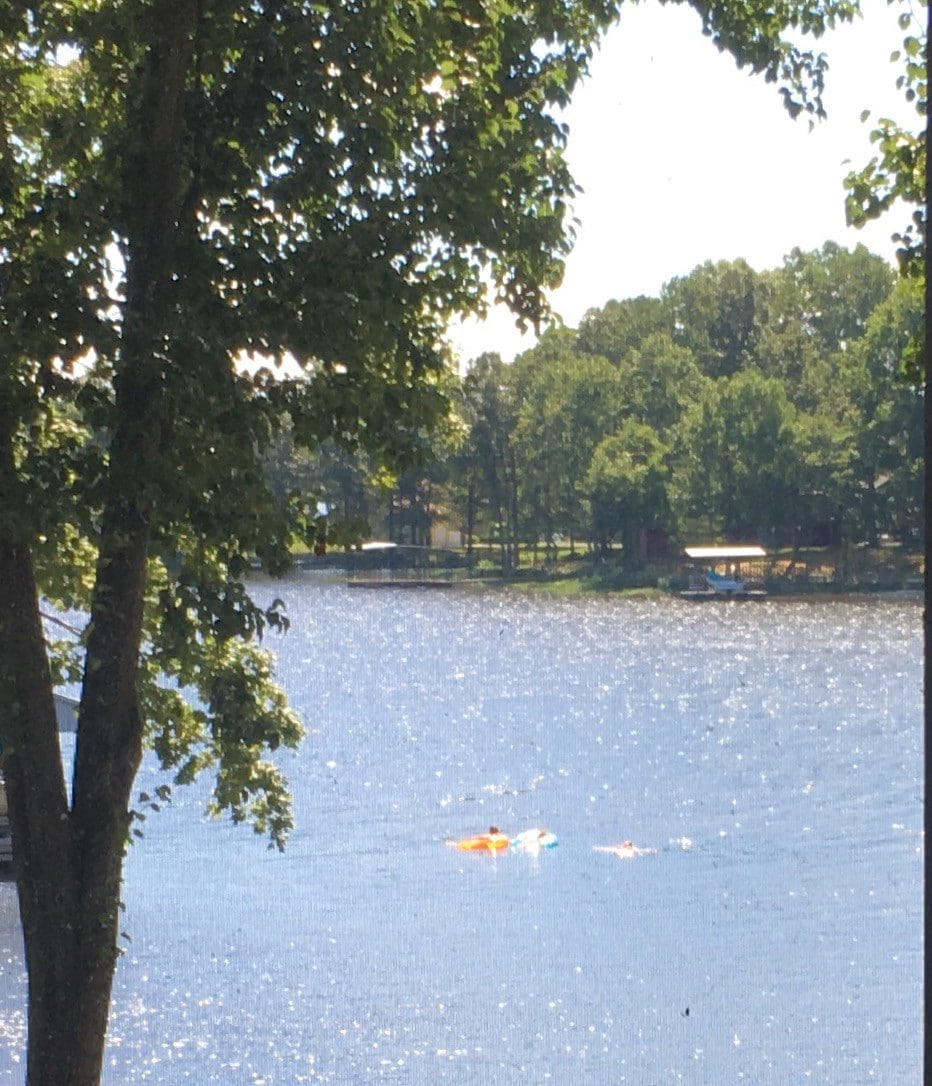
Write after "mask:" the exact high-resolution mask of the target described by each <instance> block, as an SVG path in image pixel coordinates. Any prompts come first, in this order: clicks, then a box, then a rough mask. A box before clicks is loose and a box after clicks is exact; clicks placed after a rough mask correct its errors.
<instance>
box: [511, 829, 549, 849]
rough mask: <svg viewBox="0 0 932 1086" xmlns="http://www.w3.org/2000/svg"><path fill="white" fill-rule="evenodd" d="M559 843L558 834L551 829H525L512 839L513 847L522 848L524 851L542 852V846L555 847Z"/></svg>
mask: <svg viewBox="0 0 932 1086" xmlns="http://www.w3.org/2000/svg"><path fill="white" fill-rule="evenodd" d="M556 843H557V835H556V834H555V833H551V832H550V830H543V829H534V830H525V831H524V832H523V833H519V834H518V836H517V837H515V838H513V839H512V842H511V847H512V848H517V849H521V850H522V851H523V852H540V850H541V849H542V848H553V847H554V845H555V844H556Z"/></svg>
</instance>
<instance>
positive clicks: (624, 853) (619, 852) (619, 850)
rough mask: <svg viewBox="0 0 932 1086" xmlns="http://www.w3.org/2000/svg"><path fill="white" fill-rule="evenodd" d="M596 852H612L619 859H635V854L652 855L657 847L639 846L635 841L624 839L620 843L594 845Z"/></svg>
mask: <svg viewBox="0 0 932 1086" xmlns="http://www.w3.org/2000/svg"><path fill="white" fill-rule="evenodd" d="M593 850H594V851H595V852H610V853H611V854H612V855H613V856H617V857H618V859H619V860H633V859H634V858H635V856H652V855H653V854H654V853H656V851H657V850H656V849H655V848H638V847H637V845H636V844H635V843H634V842H633V841H622V842H621V844H620V845H594V846H593Z"/></svg>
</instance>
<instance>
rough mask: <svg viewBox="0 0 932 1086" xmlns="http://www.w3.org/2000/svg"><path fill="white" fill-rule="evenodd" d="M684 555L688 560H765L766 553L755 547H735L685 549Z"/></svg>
mask: <svg viewBox="0 0 932 1086" xmlns="http://www.w3.org/2000/svg"><path fill="white" fill-rule="evenodd" d="M685 550H686V554H687V555H688V557H690V558H701V559H713V560H715V559H722V560H725V559H728V558H766V557H767V552H766V551H765V550H764V548H763V547H760V546H757V545H753V546H751V545H748V546H735V547H686V548H685Z"/></svg>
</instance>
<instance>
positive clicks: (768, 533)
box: [269, 243, 924, 568]
mask: <svg viewBox="0 0 932 1086" xmlns="http://www.w3.org/2000/svg"><path fill="white" fill-rule="evenodd" d="M922 320H923V298H922V287H921V283H917V282H916V281H915V280H908V279H901V278H898V277H897V276H896V274H895V272H894V270H893V269H892V268H891V267H890V266H889V265H888V264H887V263H886V262H885V261H884V260H882V259H881V258H880V257H878V256H875V255H872V254H871V253H870V252H868V250H867V249H865V248H864V247H863V246H858V247H857V248H856V249H854V251H849V250H847V249H844V248H842V247H840V246H838V245H836V244H834V243H827V244H826V245H824V246H823V248H822V249H821V250H818V251H815V252H802V251H800V250H798V249H794V250H793V251H792V252H791V253H790V254H789V255H788V256H787V257H786V258H785V259H784V262H783V264H782V266H781V267H779V268H776V269H774V270H770V271H764V272H757V271H755V270H754V269H752V268H751V267H750V266H749V265H748V264H747V263H746V262H745V261H743V260H734V261H727V262H726V261H723V262H719V263H711V262H710V263H706V264H703V265H701V266H700V267H697V268H695V269H694V270H693V271H692V272H691V273H690V274H689V275H686V276H683V277H682V278H676V279H673V280H671V281H670V282H669V283H667V284H666V285H665V286H664V288H663V290H662V291H661V293H660V297H638V298H629V299H625V300H622V301H611V302H609V303H608V304H606V305H604V306H603V307H602V308H600V309H591V310H589V311H588V312H587V313H586V315H585V316H584V318H583V320H582V321H581V322H580V324H579V327H578V328H556V329H551V330H549V331H547V332H546V333H544V334H543V335H542V336H541V338H540V339H539V341H538V343H537V345H536V346H535V347H533V348H532V349H531V350H529V351H526V352H525V353H523V354H521V355H519V356H518V358H516V359H515V360H514V362H513V363H505V362H504V361H503V360H502V359H501V358H500V357H499V356H498V355H496V354H486V355H483V356H481V357H479V358H476V359H473V360H472V361H471V362H470V363H469V366H468V368H467V370H466V372H465V374H464V376H462V378H461V379H451V389H450V391H449V394H450V396H451V399H452V402H453V412H452V416H451V419H450V421H449V424H448V425H447V426H446V427H445V428H444V429H443V430H442V431H441V432H440V433H439V434H437V435H435V436H434V437H433V438H432V439H431V446H430V450H429V456H428V457H427V459H426V460H425V462H424V463H423V464H422V465H420V466H418V467H417V468H416V469H414V470H412V471H410V472H409V473H407V474H403V475H401V476H400V477H390V476H388V475H386V474H384V473H382V472H380V471H379V470H378V468H377V465H375V464H374V463H373V462H371V461H368V460H366V459H365V458H364V457H362V456H359V455H355V454H353V453H351V452H347V451H345V450H341V449H339V448H338V447H337V446H336V445H333V444H330V445H328V446H326V447H325V448H324V449H322V450H321V451H320V452H319V453H318V454H316V455H309V454H301V453H297V452H296V451H295V450H294V448H293V447H292V446H291V445H290V443H289V442H288V441H287V440H286V441H284V442H282V443H281V444H280V445H279V446H278V448H277V449H276V452H275V454H274V456H273V457H272V458H271V459H270V462H269V470H270V471H271V472H272V474H273V478H274V480H275V484H276V486H277V488H278V490H279V492H280V493H281V494H282V495H283V496H284V495H285V493H286V492H288V491H289V490H293V489H300V490H301V491H303V492H304V493H305V494H308V493H311V494H316V495H319V497H320V499H321V501H322V502H323V503H324V505H325V506H326V509H327V511H328V513H329V516H327V517H326V518H325V519H324V520H321V521H320V522H319V524H318V528H319V531H320V534H321V536H323V534H324V533H326V536H327V542H328V545H329V546H331V547H333V546H337V547H341V546H350V545H352V544H354V543H356V542H359V541H361V540H363V539H366V538H369V537H371V536H376V537H379V538H388V539H391V540H394V541H396V542H403V543H412V544H417V545H428V544H431V543H433V544H434V545H437V544H441V545H442V544H444V543H445V542H447V541H448V540H449V539H450V538H451V536H450V534H449V533H450V531H451V530H452V531H454V532H456V533H458V535H459V537H460V539H461V542H462V545H463V546H464V547H466V548H467V549H468V550H472V549H474V548H475V547H476V546H477V545H478V544H480V543H482V544H486V545H487V544H489V543H495V544H497V546H498V550H499V553H500V554H501V558H502V563H503V565H504V566H505V567H506V568H508V567H510V566H514V565H515V564H516V563H517V561H518V559H519V554H520V553H522V552H523V553H525V554H527V553H528V552H530V553H532V554H533V555H534V556H535V557H536V556H537V555H538V554H539V553H543V554H547V553H548V551H549V552H550V553H551V554H552V553H555V548H556V547H557V545H558V544H562V545H563V546H564V547H565V546H567V545H569V546H571V547H577V548H580V549H585V550H589V551H596V552H603V553H605V552H609V551H610V552H611V553H612V554H613V555H615V556H616V557H617V559H618V560H619V561H620V563H621V564H622V565H623V566H624V567H626V568H631V567H633V566H637V565H639V564H641V563H643V562H644V561H645V560H649V559H650V558H651V557H652V556H655V555H657V554H662V553H664V552H665V551H669V549H670V545H671V541H673V540H676V539H680V540H683V539H685V538H686V537H687V536H692V537H694V538H695V537H697V536H701V537H702V538H704V539H718V540H729V539H731V540H738V539H742V540H756V541H760V542H762V543H764V544H765V545H767V546H769V547H782V548H785V547H792V548H798V547H803V546H805V547H812V546H826V545H828V546H838V545H841V544H844V543H861V542H863V543H867V544H871V545H876V544H877V543H878V542H880V541H881V540H887V539H892V540H896V541H900V542H902V543H903V544H905V545H907V546H909V547H918V546H919V545H920V543H921V542H922V535H923V531H924V517H923V464H922V436H923V402H922V392H921V389H920V387H919V383H918V381H916V380H914V379H913V378H914V376H915V374H914V365H913V364H914V361H915V359H916V358H917V357H918V356H917V351H918V350H920V346H921V345H920V339H921V336H922ZM321 510H323V506H322V507H321ZM453 538H456V537H453Z"/></svg>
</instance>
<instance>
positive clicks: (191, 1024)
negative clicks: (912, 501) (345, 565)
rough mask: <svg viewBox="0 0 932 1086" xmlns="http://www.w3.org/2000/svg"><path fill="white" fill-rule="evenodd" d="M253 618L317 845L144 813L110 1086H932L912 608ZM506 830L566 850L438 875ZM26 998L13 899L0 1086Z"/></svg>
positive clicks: (641, 608)
mask: <svg viewBox="0 0 932 1086" xmlns="http://www.w3.org/2000/svg"><path fill="white" fill-rule="evenodd" d="M257 592H258V594H259V596H260V598H263V597H264V596H265V595H266V594H267V595H268V596H269V598H271V596H272V595H273V594H274V595H278V596H282V597H284V598H285V599H286V601H287V603H288V607H289V612H290V617H291V621H292V628H291V631H290V633H289V634H288V635H287V636H286V637H285V638H283V639H276V640H275V641H274V648H275V650H276V652H277V653H278V656H279V665H280V672H279V673H280V677H281V680H282V682H283V684H284V685H285V687H286V688H287V689H288V691H289V693H290V696H291V699H292V702H293V704H294V706H295V707H296V708H297V709H298V710H299V711H300V712H301V714H302V715H303V717H304V719H305V721H306V726H307V732H308V735H307V739H306V741H305V743H304V745H303V746H302V748H301V750H300V751H299V752H298V753H297V754H295V755H291V754H286V755H285V757H284V758H283V759H282V762H283V765H284V767H285V769H286V772H287V774H288V776H289V778H290V780H291V784H292V787H293V791H294V799H295V813H296V819H297V827H296V830H295V832H294V834H293V836H292V839H291V841H290V843H289V846H288V849H287V851H286V852H285V853H284V854H283V855H279V854H278V853H273V852H269V851H268V850H267V849H266V847H265V845H264V842H263V841H262V840H261V839H260V838H257V837H256V836H255V835H254V834H252V832H251V831H250V830H249V829H247V828H244V827H233V826H231V825H229V824H227V823H218V822H215V821H211V820H209V819H206V818H205V816H204V813H203V804H204V798H205V795H206V786H205V787H201V786H200V785H198V786H195V787H193V788H190V789H177V790H176V792H175V796H174V802H173V804H172V806H171V807H169V808H168V809H166V810H164V811H163V812H161V813H160V814H159V815H157V816H150V818H149V820H148V821H147V823H146V837H145V840H144V841H143V842H142V843H141V844H140V845H139V846H137V847H134V848H133V849H132V850H131V854H130V856H129V858H128V862H127V868H126V889H125V899H126V916H125V925H126V929H127V932H128V933H129V935H130V936H131V942H128V943H127V944H126V952H125V954H124V956H123V958H122V959H121V962H120V966H119V969H118V974H117V978H116V983H115V991H114V1007H113V1016H112V1027H111V1033H110V1040H109V1046H108V1050H107V1065H108V1066H107V1072H106V1075H105V1082H106V1083H107V1084H109V1086H116V1084H118V1083H151V1084H158V1086H176V1084H178V1083H183V1082H192V1083H197V1084H199V1086H200V1084H204V1083H223V1084H232V1086H245V1084H249V1086H259V1084H267V1086H272V1084H275V1086H286V1084H287V1086H292V1084H294V1083H319V1082H323V1083H338V1084H345V1086H355V1084H367V1083H381V1082H393V1083H406V1084H410V1086H425V1084H426V1086H430V1084H433V1083H441V1082H443V1083H461V1084H480V1086H487V1084H489V1083H495V1084H497V1086H512V1084H514V1086H517V1084H519V1083H520V1084H521V1086H526V1084H528V1083H532V1084H535V1086H537V1084H544V1083H555V1084H567V1086H575V1084H577V1083H594V1084H607V1083H611V1084H617V1083H630V1084H634V1086H660V1084H665V1083H677V1082H682V1083H688V1084H709V1086H718V1084H722V1083H737V1082H748V1083H751V1084H754V1086H766V1084H774V1086H784V1084H786V1083H791V1082H807V1083H825V1084H831V1086H845V1084H851V1086H862V1084H864V1083H867V1082H877V1083H884V1084H890V1083H905V1082H915V1081H918V1079H919V1072H920V1067H921V1062H922V1056H921V1033H922V865H923V859H924V857H923V839H922V789H923V784H922V735H921V726H922V725H921V694H920V690H921V636H922V635H921V609H920V605H919V603H918V602H917V601H915V600H895V601H894V600H884V599H857V600H855V599H846V600H843V601H839V602H792V601H769V602H764V603H755V604H743V605H742V604H740V603H725V602H722V603H706V604H694V603H683V602H681V601H679V600H675V599H662V600H650V601H648V600H643V599H637V600H633V599H627V600H626V599H623V598H613V597H598V598H586V599H558V598H543V597H524V596H521V595H515V594H511V593H508V592H490V593H483V592H479V591H463V592H459V591H458V590H454V591H447V592H436V591H435V592H425V591H390V590H387V591H381V592H377V591H371V592H367V591H358V590H357V591H351V590H349V589H347V588H345V587H343V586H341V585H334V584H324V583H318V582H316V581H315V580H314V579H313V578H311V577H308V576H305V577H303V578H299V577H295V578H294V579H293V580H291V581H289V582H286V583H285V584H276V585H275V586H274V587H273V588H270V589H269V590H268V592H266V589H265V588H264V587H262V586H260V587H259V588H258V589H257ZM161 780H162V778H161V777H160V775H159V774H158V772H157V771H156V769H155V768H154V765H153V764H152V763H150V762H147V763H146V765H145V766H144V769H143V771H142V774H141V777H140V782H139V783H140V788H145V789H147V790H149V791H151V789H152V788H153V787H154V786H155V785H157V784H158V783H160V782H161ZM492 823H494V824H497V825H498V826H500V827H501V828H502V829H503V830H506V831H508V832H514V833H516V832H518V831H520V830H523V829H526V828H528V827H532V826H546V827H548V828H549V829H551V830H553V831H554V832H555V833H556V834H557V835H558V836H559V845H558V846H557V847H556V848H554V849H552V850H548V851H546V852H543V853H541V854H540V855H538V856H530V855H524V854H521V853H516V852H512V851H509V852H506V853H504V854H502V855H500V856H497V857H495V856H492V855H489V854H466V853H463V852H460V851H457V850H455V849H452V848H449V847H447V846H446V845H445V841H446V840H447V839H449V838H456V837H461V836H466V835H469V834H472V833H475V832H478V831H481V830H484V829H486V828H487V827H488V826H489V825H490V824H492ZM624 838H631V839H633V840H634V841H635V842H636V843H637V844H639V845H642V846H645V847H652V848H656V849H657V850H658V851H657V853H656V854H654V855H646V856H641V857H639V858H637V859H635V860H627V861H626V860H619V859H616V858H615V857H614V856H612V855H608V854H605V853H601V852H597V851H594V846H598V845H608V844H614V843H617V842H619V841H620V840H622V839H624ZM24 998H25V981H24V975H23V964H22V952H21V946H20V942H19V935H18V928H17V910H16V904H15V892H14V890H13V887H12V886H10V885H3V886H0V1080H9V1081H22V1077H23V1062H22V1060H23V1043H24V1033H25V1029H24V1013H23V1012H24Z"/></svg>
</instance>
